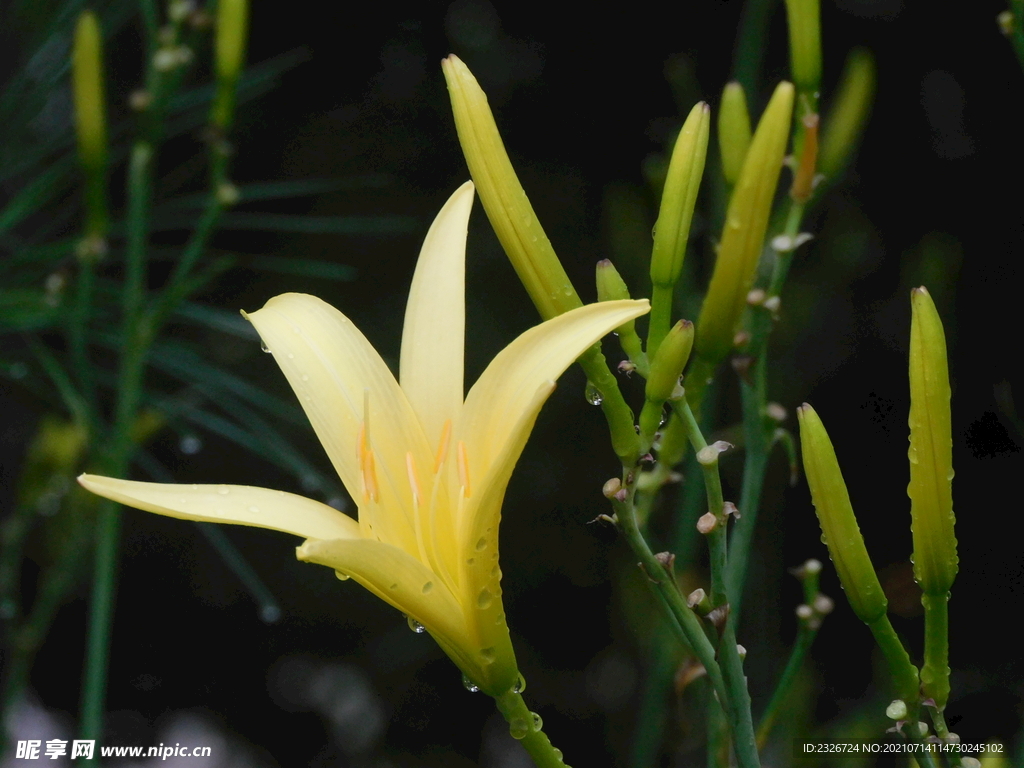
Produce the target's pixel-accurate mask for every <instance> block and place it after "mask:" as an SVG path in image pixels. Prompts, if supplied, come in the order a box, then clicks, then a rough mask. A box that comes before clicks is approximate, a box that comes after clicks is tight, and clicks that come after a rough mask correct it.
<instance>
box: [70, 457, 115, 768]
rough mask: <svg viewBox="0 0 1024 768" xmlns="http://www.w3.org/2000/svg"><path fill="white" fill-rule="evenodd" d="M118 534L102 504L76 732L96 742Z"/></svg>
mask: <svg viewBox="0 0 1024 768" xmlns="http://www.w3.org/2000/svg"><path fill="white" fill-rule="evenodd" d="M116 476H117V475H115V477H116ZM120 533H121V508H120V507H119V506H118V505H117V504H115V503H113V502H110V501H105V502H104V503H102V504H101V505H100V508H99V515H98V525H97V530H96V557H95V569H94V572H93V585H92V602H91V604H90V610H89V625H88V630H87V647H86V665H85V681H84V684H83V687H82V721H81V724H80V732H81V734H82V738H83V739H92V740H98V739H102V736H103V711H104V708H105V704H106V696H107V670H108V668H109V665H110V636H111V629H112V624H113V621H112V619H113V613H114V593H115V589H116V579H117V563H118V550H119V547H118V544H119V542H120ZM90 762H93V761H90ZM94 764H95V763H94Z"/></svg>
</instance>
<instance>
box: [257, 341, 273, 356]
mask: <svg viewBox="0 0 1024 768" xmlns="http://www.w3.org/2000/svg"><path fill="white" fill-rule="evenodd" d="M260 349H262V350H263V351H264V352H266V353H267V354H268V355H269V354H272V352H271V351H270V347H268V346H267V342H265V341H261V342H260Z"/></svg>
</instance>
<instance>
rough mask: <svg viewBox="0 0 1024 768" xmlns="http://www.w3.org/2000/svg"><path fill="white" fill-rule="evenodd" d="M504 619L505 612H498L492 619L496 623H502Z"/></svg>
mask: <svg viewBox="0 0 1024 768" xmlns="http://www.w3.org/2000/svg"><path fill="white" fill-rule="evenodd" d="M504 621H505V614H504V613H499V614H498V616H497V617H496V618H495V619H494V623H495V624H498V625H500V624H503V623H504Z"/></svg>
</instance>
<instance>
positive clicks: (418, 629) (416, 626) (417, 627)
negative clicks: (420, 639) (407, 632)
mask: <svg viewBox="0 0 1024 768" xmlns="http://www.w3.org/2000/svg"><path fill="white" fill-rule="evenodd" d="M405 621H406V623H407V624H408V625H409V629H411V630H412V631H413V632H415V633H416V634H417V635H422V634H423V633H424V632H426V631H427V628H426V627H424V626H423V625H422V624H420V623H419V622H418V621H416V619H414V618H413V617H412V616H406V617H405Z"/></svg>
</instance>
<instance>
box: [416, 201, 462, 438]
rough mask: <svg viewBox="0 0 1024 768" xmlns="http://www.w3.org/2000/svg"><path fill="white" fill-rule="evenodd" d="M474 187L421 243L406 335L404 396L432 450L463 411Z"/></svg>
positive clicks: (449, 207)
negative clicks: (468, 253) (468, 236)
mask: <svg viewBox="0 0 1024 768" xmlns="http://www.w3.org/2000/svg"><path fill="white" fill-rule="evenodd" d="M473 195H474V187H473V182H471V181H467V182H466V183H465V184H463V185H462V186H461V187H459V188H458V189H457V190H455V193H454V194H453V195H452V196H451V197H450V198H448V202H447V203H445V205H444V207H443V208H442V209H441V211H440V213H438V214H437V217H436V218H435V219H434V223H433V224H431V225H430V230H429V231H428V232H427V236H426V238H425V239H424V241H423V248H422V249H421V250H420V258H419V261H418V262H417V263H416V273H415V274H414V275H413V278H412V287H411V288H410V290H409V301H408V303H407V304H406V309H405V326H404V328H403V330H402V363H401V371H400V375H399V379H400V381H401V383H402V390H403V391H404V392H405V394H406V397H408V398H409V403H410V404H411V405H412V407H413V410H415V411H416V415H417V416H419V419H420V424H421V425H422V426H423V433H424V434H425V435H426V437H427V442H429V443H430V445H437V443H438V441H439V440H440V438H441V433H442V431H443V429H444V424H445V422H446V421H448V420H449V419H451V420H452V421H453V422H454V421H455V419H456V417H457V416H458V413H459V411H460V410H461V408H462V398H463V395H464V394H465V392H464V390H463V381H462V369H463V347H464V344H465V336H466V295H465V293H466V291H465V282H466V281H465V275H466V231H467V228H468V226H469V213H470V210H471V209H472V208H473Z"/></svg>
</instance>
